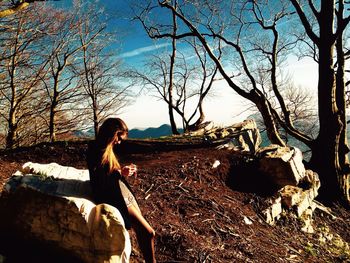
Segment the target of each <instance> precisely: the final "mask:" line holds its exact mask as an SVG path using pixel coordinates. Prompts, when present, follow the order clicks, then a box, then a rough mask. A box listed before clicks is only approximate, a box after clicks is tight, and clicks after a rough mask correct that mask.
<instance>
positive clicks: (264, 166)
mask: <svg viewBox="0 0 350 263" xmlns="http://www.w3.org/2000/svg"><path fill="white" fill-rule="evenodd" d="M256 156H257V158H258V161H259V170H260V171H261V172H262V173H263V174H264V175H265V176H267V178H268V179H269V180H270V181H271V182H272V183H273V184H274V185H276V186H277V187H278V188H282V187H284V186H286V185H293V186H296V185H298V184H299V182H300V180H301V179H302V178H304V176H305V167H304V164H303V155H302V152H301V151H300V150H299V149H298V148H295V147H288V146H286V147H281V146H278V145H274V144H272V145H270V146H267V147H263V148H260V149H259V150H258V151H257V153H256Z"/></svg>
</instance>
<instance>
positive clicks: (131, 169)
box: [121, 164, 137, 177]
mask: <svg viewBox="0 0 350 263" xmlns="http://www.w3.org/2000/svg"><path fill="white" fill-rule="evenodd" d="M121 175H122V176H124V177H129V176H135V177H136V176H137V167H136V165H135V164H130V165H127V166H124V167H123V168H122V170H121Z"/></svg>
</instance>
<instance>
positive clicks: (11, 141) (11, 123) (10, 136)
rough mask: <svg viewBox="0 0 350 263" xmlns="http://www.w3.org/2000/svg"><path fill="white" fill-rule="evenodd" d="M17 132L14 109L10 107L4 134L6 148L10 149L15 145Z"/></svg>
mask: <svg viewBox="0 0 350 263" xmlns="http://www.w3.org/2000/svg"><path fill="white" fill-rule="evenodd" d="M16 134H17V123H16V110H15V109H13V108H11V109H10V115H9V119H8V131H7V135H6V148H7V149H12V148H14V146H15V142H16Z"/></svg>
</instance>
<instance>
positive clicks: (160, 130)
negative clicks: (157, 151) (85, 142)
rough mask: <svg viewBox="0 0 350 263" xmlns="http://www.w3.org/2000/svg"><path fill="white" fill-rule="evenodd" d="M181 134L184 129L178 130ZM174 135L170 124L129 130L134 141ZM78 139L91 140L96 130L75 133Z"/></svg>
mask: <svg viewBox="0 0 350 263" xmlns="http://www.w3.org/2000/svg"><path fill="white" fill-rule="evenodd" d="M178 131H179V132H180V133H182V132H183V129H178ZM171 134H172V131H171V126H170V125H169V124H163V125H161V126H159V127H151V128H146V129H131V130H129V138H133V139H146V138H159V137H162V136H169V135H171ZM75 135H76V136H78V137H85V138H91V137H94V130H93V129H90V130H87V131H85V132H83V131H78V132H76V133H75Z"/></svg>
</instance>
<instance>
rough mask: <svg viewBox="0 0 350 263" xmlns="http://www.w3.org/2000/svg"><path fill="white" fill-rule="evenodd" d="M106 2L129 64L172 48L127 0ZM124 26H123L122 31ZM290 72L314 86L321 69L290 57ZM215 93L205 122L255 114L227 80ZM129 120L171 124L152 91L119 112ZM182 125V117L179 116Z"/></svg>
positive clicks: (132, 124) (138, 124) (140, 124)
mask: <svg viewBox="0 0 350 263" xmlns="http://www.w3.org/2000/svg"><path fill="white" fill-rule="evenodd" d="M100 2H101V3H102V4H103V5H105V6H106V7H107V8H106V11H105V12H107V13H109V14H110V15H114V16H115V17H116V18H115V19H113V20H111V22H110V25H109V26H110V29H111V30H113V27H114V29H116V30H117V31H118V32H120V35H119V36H121V40H120V42H119V43H118V47H117V48H118V57H119V58H120V59H122V60H123V62H124V63H125V64H126V65H127V66H131V67H134V68H139V67H142V66H143V63H144V62H145V60H147V58H148V57H149V56H150V55H151V54H156V53H159V52H161V51H163V50H164V49H166V48H169V45H170V44H169V43H166V42H164V41H163V42H157V41H154V40H151V39H150V38H149V37H148V36H147V35H146V33H145V31H144V29H143V28H142V26H141V24H140V23H139V22H138V23H137V22H131V21H130V9H129V6H128V1H127V0H100ZM56 3H59V5H63V6H66V7H69V5H70V4H71V3H72V0H61V1H60V2H56ZM120 29H123V30H122V31H120ZM286 72H288V73H289V74H290V75H292V77H293V79H294V81H295V83H296V84H297V85H302V86H303V87H305V88H310V89H312V88H313V87H315V86H316V83H317V68H316V66H315V63H314V62H313V61H311V60H309V59H303V60H301V61H298V60H297V59H296V58H294V57H291V58H289V59H288V66H287V68H286ZM212 91H213V93H214V94H215V96H211V97H210V98H207V99H206V100H205V101H204V110H205V113H206V119H205V121H212V122H213V123H214V124H215V125H217V126H227V125H231V124H234V123H237V122H241V121H243V120H244V119H245V118H246V117H248V116H249V115H251V114H252V112H251V111H249V110H248V109H249V108H251V104H249V103H248V102H247V101H246V100H244V99H242V98H241V97H240V96H239V95H237V94H236V93H235V92H234V91H233V90H232V89H231V88H230V87H229V86H228V85H227V84H226V82H225V81H218V82H216V83H215V85H214V86H213V88H212ZM118 117H121V118H122V119H124V120H125V121H126V123H127V124H128V126H129V128H141V129H142V128H147V127H159V126H160V125H162V124H164V123H167V124H168V123H169V116H168V110H167V104H166V103H165V102H164V101H160V100H159V99H157V98H155V97H154V96H152V95H151V94H145V93H142V95H139V94H138V95H135V96H133V100H132V101H131V102H130V103H129V104H128V106H127V107H125V108H124V109H123V110H122V111H121V112H119V113H118ZM176 121H177V125H178V126H179V127H180V126H181V122H180V118H176Z"/></svg>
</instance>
